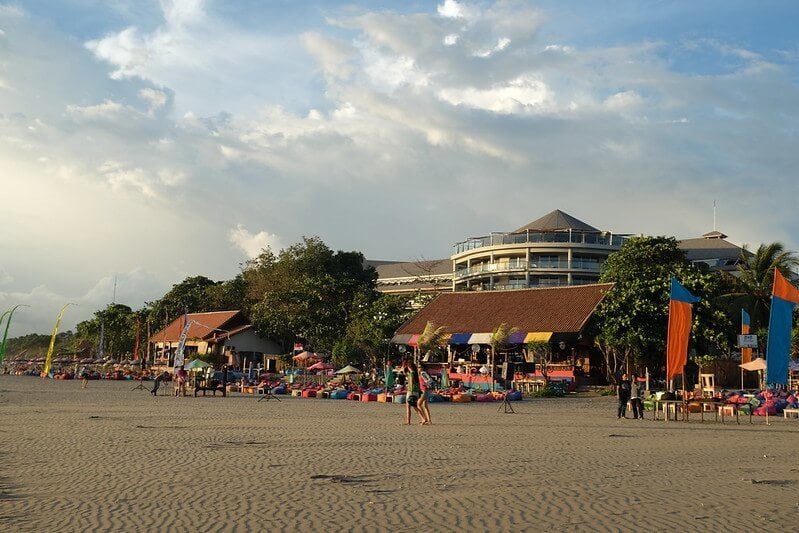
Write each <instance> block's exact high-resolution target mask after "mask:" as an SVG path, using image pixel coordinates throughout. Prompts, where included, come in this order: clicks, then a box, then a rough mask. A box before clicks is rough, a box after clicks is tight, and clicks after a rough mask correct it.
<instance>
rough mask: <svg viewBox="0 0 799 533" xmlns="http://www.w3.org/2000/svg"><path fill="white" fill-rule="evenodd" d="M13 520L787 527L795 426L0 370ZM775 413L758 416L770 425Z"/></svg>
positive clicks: (122, 524) (600, 401)
mask: <svg viewBox="0 0 799 533" xmlns="http://www.w3.org/2000/svg"><path fill="white" fill-rule="evenodd" d="M0 384H1V385H0V390H2V392H0V415H1V416H0V421H2V427H1V428H0V429H2V433H0V437H2V450H4V451H5V455H4V456H2V457H0V460H2V462H3V464H4V465H5V466H7V467H8V468H4V469H3V474H2V477H0V495H2V496H0V525H3V526H10V527H11V528H12V530H18V531H41V530H50V531H52V530H59V531H81V530H103V531H111V530H113V531H142V530H150V531H158V530H167V529H169V530H172V531H196V530H198V529H211V530H219V531H256V530H264V529H269V530H272V531H310V530H315V531H318V530H356V529H361V530H368V531H377V530H391V531H395V532H401V531H418V530H420V529H426V530H436V531H508V530H519V529H532V530H548V531H575V530H576V531H608V530H613V531H635V530H642V529H644V530H665V529H673V530H686V529H700V530H723V529H730V528H732V527H735V528H736V529H755V528H758V529H764V530H775V529H780V528H789V527H792V524H796V523H797V522H799V500H797V497H796V490H797V487H798V486H799V467H797V466H796V465H799V455H798V454H797V448H796V442H797V437H799V424H796V423H795V422H794V423H791V422H790V421H782V420H774V421H773V422H774V425H772V426H771V427H765V426H763V425H758V426H748V425H742V426H740V427H739V426H735V425H734V424H728V425H726V426H723V427H722V426H720V425H716V424H713V423H706V424H704V425H701V424H698V423H696V424H694V423H692V424H688V425H685V424H674V423H671V424H669V425H665V424H664V423H663V422H658V423H655V422H652V421H644V422H640V421H633V420H625V421H617V420H616V419H615V417H614V416H613V413H614V410H613V405H612V399H608V398H596V399H567V400H554V401H547V400H541V401H534V402H524V403H522V404H517V410H518V411H520V413H519V414H517V415H504V414H498V413H497V412H496V405H491V404H486V405H453V404H434V405H433V406H432V409H433V417H434V418H433V420H434V423H435V424H434V425H433V426H430V427H419V426H410V427H407V426H403V425H402V423H401V422H402V417H403V409H402V406H398V405H385V404H377V403H358V402H347V401H333V400H330V401H327V400H318V401H314V400H307V399H306V400H301V399H286V400H284V401H283V402H281V403H277V402H271V401H270V402H260V403H258V402H255V401H254V399H253V398H252V397H233V398H227V399H222V398H211V397H209V398H197V399H194V398H173V397H169V396H162V397H157V398H153V397H151V396H149V395H147V394H146V393H142V392H140V391H130V387H129V386H128V384H126V383H113V382H111V383H105V382H92V383H90V385H89V388H88V389H86V390H81V389H80V388H79V384H77V383H72V382H52V381H41V380H38V379H35V378H21V377H8V376H2V377H0ZM758 422H759V423H760V424H762V422H761V421H758Z"/></svg>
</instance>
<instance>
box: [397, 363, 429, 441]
mask: <svg viewBox="0 0 799 533" xmlns="http://www.w3.org/2000/svg"><path fill="white" fill-rule="evenodd" d="M402 370H403V372H404V374H405V391H406V393H405V424H406V425H410V423H411V409H413V410H414V411H416V414H418V415H419V418H421V419H422V421H421V425H423V426H429V425H430V424H432V423H433V422H432V421H431V419H430V384H431V383H432V379H431V378H430V376H429V375H428V374H427V373H426V372H424V371H420V370H419V367H418V366H417V365H416V363H415V362H413V361H411V360H410V359H405V360H404V361H403V362H402Z"/></svg>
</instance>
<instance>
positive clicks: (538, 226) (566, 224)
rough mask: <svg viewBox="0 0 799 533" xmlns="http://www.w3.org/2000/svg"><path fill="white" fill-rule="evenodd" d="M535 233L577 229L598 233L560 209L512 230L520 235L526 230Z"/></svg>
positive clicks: (593, 228)
mask: <svg viewBox="0 0 799 533" xmlns="http://www.w3.org/2000/svg"><path fill="white" fill-rule="evenodd" d="M528 229H529V230H536V231H554V230H568V229H577V230H583V231H599V230H598V229H596V228H595V227H593V226H591V225H590V224H586V223H585V222H583V221H582V220H579V219H576V218H574V217H573V216H571V215H570V214H568V213H564V212H563V211H561V210H560V209H555V210H554V211H552V212H551V213H547V214H546V215H544V216H542V217H541V218H539V219H537V220H533V221H532V222H530V223H529V224H525V225H524V226H522V227H521V228H519V229H517V230H514V231H513V233H520V232H522V231H527V230H528Z"/></svg>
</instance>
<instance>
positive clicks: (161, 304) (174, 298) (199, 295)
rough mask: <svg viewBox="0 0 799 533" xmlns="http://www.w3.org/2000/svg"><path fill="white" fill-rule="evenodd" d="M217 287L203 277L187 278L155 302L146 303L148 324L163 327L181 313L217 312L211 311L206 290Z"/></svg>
mask: <svg viewBox="0 0 799 533" xmlns="http://www.w3.org/2000/svg"><path fill="white" fill-rule="evenodd" d="M215 285H217V283H216V282H214V281H212V280H210V279H208V278H206V277H205V276H193V277H188V278H186V279H184V280H183V281H181V282H180V283H177V284H175V285H173V286H172V288H171V289H170V290H169V292H167V293H166V294H165V295H164V296H162V297H161V298H160V299H159V300H157V301H155V302H148V303H147V304H146V305H147V307H148V308H149V313H148V314H149V318H150V324H152V325H153V326H154V327H156V328H158V327H164V326H166V325H168V324H169V323H170V322H172V321H173V320H175V319H176V318H177V317H179V316H181V315H183V313H201V312H204V311H218V310H219V309H213V308H212V307H211V302H210V299H209V297H208V289H209V288H210V287H214V286H215Z"/></svg>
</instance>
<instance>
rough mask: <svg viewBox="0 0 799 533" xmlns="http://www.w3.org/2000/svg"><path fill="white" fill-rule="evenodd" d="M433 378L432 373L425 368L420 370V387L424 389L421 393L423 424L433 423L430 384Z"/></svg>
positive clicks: (420, 408)
mask: <svg viewBox="0 0 799 533" xmlns="http://www.w3.org/2000/svg"><path fill="white" fill-rule="evenodd" d="M432 383H433V380H432V378H431V377H430V375H429V374H428V373H427V372H425V371H424V370H422V371H420V372H419V389H420V390H421V391H422V392H421V394H420V395H419V402H418V405H419V410H420V411H421V412H422V418H423V420H422V425H423V426H429V425H430V424H432V423H433V421H432V420H431V419H430V386H431V385H432Z"/></svg>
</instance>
